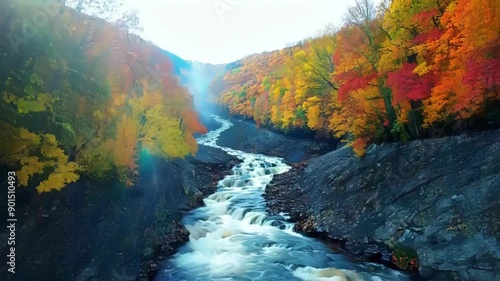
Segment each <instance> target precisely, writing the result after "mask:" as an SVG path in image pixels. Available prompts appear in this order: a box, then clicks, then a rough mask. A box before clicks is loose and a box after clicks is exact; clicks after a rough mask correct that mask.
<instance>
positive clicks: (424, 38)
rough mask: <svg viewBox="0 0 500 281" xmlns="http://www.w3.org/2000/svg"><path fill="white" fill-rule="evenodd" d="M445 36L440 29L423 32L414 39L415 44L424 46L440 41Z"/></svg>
mask: <svg viewBox="0 0 500 281" xmlns="http://www.w3.org/2000/svg"><path fill="white" fill-rule="evenodd" d="M442 35H443V32H442V31H441V30H439V29H432V30H431V31H429V32H422V33H420V34H419V35H417V36H415V38H413V41H412V42H413V43H414V44H423V43H427V42H432V41H435V40H437V39H439V38H440V37H441V36H442Z"/></svg>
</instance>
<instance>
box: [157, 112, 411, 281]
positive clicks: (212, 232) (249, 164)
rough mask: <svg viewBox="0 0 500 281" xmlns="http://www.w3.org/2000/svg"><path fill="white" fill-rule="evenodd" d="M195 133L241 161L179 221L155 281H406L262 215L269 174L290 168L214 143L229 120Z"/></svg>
mask: <svg viewBox="0 0 500 281" xmlns="http://www.w3.org/2000/svg"><path fill="white" fill-rule="evenodd" d="M214 118H215V120H217V121H218V122H221V123H222V127H221V128H219V129H218V130H215V131H211V132H209V133H208V134H207V135H205V136H203V137H201V138H200V139H198V143H200V144H204V145H208V146H212V147H217V148H220V149H222V150H224V151H226V152H227V153H228V154H231V155H234V156H236V157H238V158H239V159H241V160H242V161H243V163H241V164H238V165H236V166H235V167H234V168H233V169H232V171H233V172H232V175H228V176H226V177H225V178H224V179H222V180H221V181H220V182H219V185H218V190H217V192H216V193H214V194H212V195H210V196H208V197H207V198H206V199H204V202H205V207H201V208H198V209H196V210H194V211H192V212H190V213H188V214H187V215H186V216H185V217H184V218H183V223H184V225H185V226H186V228H187V229H188V230H189V232H190V237H189V242H188V243H187V244H186V245H184V246H183V247H181V248H180V249H179V250H178V252H177V253H176V254H175V255H174V256H173V257H172V258H171V259H170V260H168V261H166V262H165V264H163V266H162V269H161V270H160V273H159V274H158V276H157V278H156V281H166V280H175V281H183V280H186V281H198V280H200V281H201V280H203V281H205V280H238V281H239V280H269V281H279V280H287V281H288V280H289V281H291V280H335V281H337V280H338V281H341V280H349V281H357V280H373V281H381V280H384V281H385V280H407V277H406V276H404V275H402V274H401V273H399V272H397V271H393V270H390V269H387V268H384V267H382V266H380V265H377V264H371V263H353V262H351V261H349V260H348V259H347V258H346V257H345V256H342V255H339V254H334V253H332V252H331V251H330V250H329V249H328V248H327V247H326V246H325V245H323V244H322V243H321V242H319V241H317V240H315V239H312V238H308V237H305V236H302V235H300V234H298V233H295V232H293V230H292V228H293V224H292V223H289V222H286V218H287V217H286V215H284V214H283V215H281V216H268V215H267V214H266V210H265V202H264V199H263V197H262V194H263V192H264V189H265V187H266V185H267V184H268V183H269V182H270V181H271V179H272V177H273V175H276V174H280V173H283V172H285V171H287V170H289V169H290V167H289V166H287V165H286V164H284V163H283V160H282V159H280V158H276V157H269V156H265V155H259V154H252V153H246V152H243V151H238V150H234V149H230V148H226V147H220V146H218V145H217V144H216V141H217V138H218V137H219V135H220V133H221V132H223V131H224V130H227V129H228V128H230V127H231V126H232V124H231V122H229V121H227V120H224V119H222V118H219V117H217V116H214Z"/></svg>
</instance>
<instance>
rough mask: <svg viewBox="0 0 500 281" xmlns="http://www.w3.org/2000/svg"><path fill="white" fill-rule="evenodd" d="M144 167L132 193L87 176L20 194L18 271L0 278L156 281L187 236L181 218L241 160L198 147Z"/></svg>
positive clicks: (148, 161)
mask: <svg viewBox="0 0 500 281" xmlns="http://www.w3.org/2000/svg"><path fill="white" fill-rule="evenodd" d="M140 162H141V165H140V167H141V168H140V169H141V170H140V175H141V178H140V180H139V181H138V183H137V184H136V186H135V187H132V188H124V187H122V186H119V185H117V184H116V182H109V183H103V182H92V181H91V180H88V179H82V180H80V181H78V182H76V183H74V184H71V185H69V186H67V187H66V188H64V189H63V190H62V191H60V192H51V193H44V194H36V192H33V190H29V189H19V190H18V191H17V194H16V195H17V198H16V199H17V204H18V207H17V209H16V211H17V214H18V229H17V236H16V242H17V245H16V259H17V262H16V274H15V275H13V274H7V273H8V272H7V270H6V268H5V264H3V265H2V267H1V273H0V279H1V280H20V281H21V280H22V281H25V280H30V281H59V280H61V281H62V280H64V281H67V280H77V281H90V280H92V281H99V280H106V281H108V280H129V281H130V280H148V279H149V280H152V279H153V277H154V275H155V274H156V272H157V270H158V268H159V264H160V262H161V261H162V260H163V259H164V258H165V257H166V256H168V255H170V254H171V253H173V252H174V251H175V248H176V247H177V246H178V245H180V244H182V243H184V242H185V241H187V239H188V235H189V234H188V232H187V231H186V229H185V228H184V227H183V226H182V224H180V223H179V221H180V219H181V217H182V215H183V213H184V212H186V211H188V210H190V209H193V208H195V207H198V206H200V205H201V204H203V202H202V199H203V198H204V197H205V196H206V195H208V194H211V193H213V192H214V191H215V189H216V184H217V182H218V180H219V179H221V178H222V177H223V176H224V175H226V174H228V173H229V171H230V169H231V168H232V167H233V166H234V165H236V164H237V163H239V160H237V159H236V158H235V157H232V156H229V155H227V154H226V153H224V152H223V151H221V150H219V149H214V148H211V147H206V146H200V147H199V151H198V153H197V155H196V157H188V158H186V159H176V160H169V161H165V160H160V159H156V158H148V159H141V160H140ZM3 174H6V173H3ZM2 196H3V195H2ZM1 199H2V202H5V201H4V199H5V198H1ZM5 200H6V199H5ZM3 221H5V220H3ZM1 235H2V236H4V235H6V234H5V233H4V232H2V234H1ZM4 238H5V237H4ZM1 240H2V241H7V239H3V238H2V239H1ZM2 247H3V249H2V252H6V250H5V248H4V247H6V245H3V246H2Z"/></svg>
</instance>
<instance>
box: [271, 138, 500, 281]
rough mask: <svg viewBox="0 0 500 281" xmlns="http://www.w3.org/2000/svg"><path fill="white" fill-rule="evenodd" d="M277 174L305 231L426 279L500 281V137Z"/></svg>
mask: <svg viewBox="0 0 500 281" xmlns="http://www.w3.org/2000/svg"><path fill="white" fill-rule="evenodd" d="M294 166H295V167H294V169H292V170H290V171H289V172H287V173H285V174H281V175H278V176H275V178H274V179H273V181H272V183H271V184H270V186H268V187H267V189H266V194H265V197H266V199H267V202H268V208H269V211H270V212H271V213H277V212H281V211H284V212H288V213H289V214H290V215H291V217H292V219H293V220H295V221H297V224H296V229H297V230H298V231H303V232H305V233H308V234H309V235H312V236H316V237H321V238H323V239H324V240H325V241H329V242H331V245H335V246H336V247H337V249H338V250H341V251H345V252H348V253H352V254H355V255H357V256H364V257H366V258H367V259H369V260H376V261H379V262H383V261H384V260H385V261H386V263H389V264H392V265H393V266H397V267H399V268H402V269H408V270H412V269H416V268H418V271H419V273H420V277H421V278H423V279H431V280H498V278H500V244H499V241H498V240H499V239H500V131H490V132H483V133H476V134H472V135H461V136H457V137H446V138H441V139H432V140H419V141H413V142H410V143H407V144H394V143H392V144H382V145H379V146H372V147H371V148H370V149H369V151H368V153H367V155H366V157H364V158H363V159H357V158H356V157H355V156H353V153H352V150H351V149H350V148H347V147H346V148H341V149H339V150H336V151H333V152H330V153H328V154H325V155H322V156H320V157H317V158H313V159H311V160H309V161H308V162H306V163H300V164H296V165H294Z"/></svg>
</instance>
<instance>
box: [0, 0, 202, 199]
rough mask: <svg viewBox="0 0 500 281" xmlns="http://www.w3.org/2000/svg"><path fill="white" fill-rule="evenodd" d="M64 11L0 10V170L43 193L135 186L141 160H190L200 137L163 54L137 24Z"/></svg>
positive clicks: (129, 18)
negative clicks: (80, 185)
mask: <svg viewBox="0 0 500 281" xmlns="http://www.w3.org/2000/svg"><path fill="white" fill-rule="evenodd" d="M66 2H70V1H52V0H30V1H26V0H8V1H1V3H0V34H1V35H2V38H5V40H3V41H2V42H1V44H0V96H1V99H0V130H1V131H2V134H1V136H0V144H1V151H0V165H8V166H11V167H12V169H14V170H17V171H18V172H17V176H18V179H19V183H20V184H21V185H23V186H36V187H37V190H38V191H39V192H45V191H50V190H58V189H61V188H63V187H64V186H66V185H67V184H68V183H71V182H74V181H76V180H78V179H79V177H80V176H81V175H85V176H88V177H90V178H93V179H99V180H101V179H109V178H113V177H116V178H119V179H120V181H121V182H123V183H125V184H127V185H132V184H133V182H134V179H135V177H136V175H137V160H138V158H139V156H140V154H141V153H149V154H151V155H155V156H160V157H165V158H175V157H184V156H185V155H188V154H194V153H195V152H196V150H197V144H196V141H195V139H194V138H193V134H194V133H203V132H205V131H206V128H205V127H203V126H202V125H201V124H200V123H199V121H198V118H197V114H196V113H195V111H194V109H193V98H192V96H191V95H190V93H189V92H188V91H187V90H186V89H185V88H184V87H182V86H181V85H180V83H179V82H178V78H177V77H176V76H175V73H174V70H173V65H172V63H171V61H170V59H169V56H168V54H167V53H166V52H165V51H163V50H161V49H160V48H158V47H156V46H154V45H153V44H151V43H149V42H146V41H144V40H142V39H141V38H140V37H138V36H136V35H134V34H132V33H131V31H133V30H134V29H135V28H137V27H138V25H137V24H138V23H137V17H135V16H134V14H133V13H123V14H116V11H115V10H113V9H112V8H113V6H112V5H113V3H114V1H74V2H77V4H78V5H77V6H75V7H74V8H68V7H67V5H68V3H66ZM101 4H102V5H101ZM86 10H87V11H92V12H94V13H96V14H99V13H101V14H108V15H110V17H111V18H105V19H102V18H97V17H93V16H91V15H88V14H85V13H82V11H86Z"/></svg>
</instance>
